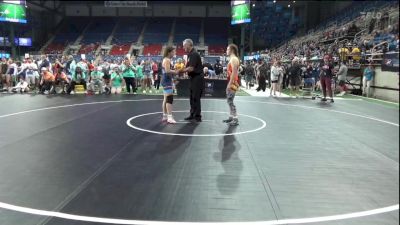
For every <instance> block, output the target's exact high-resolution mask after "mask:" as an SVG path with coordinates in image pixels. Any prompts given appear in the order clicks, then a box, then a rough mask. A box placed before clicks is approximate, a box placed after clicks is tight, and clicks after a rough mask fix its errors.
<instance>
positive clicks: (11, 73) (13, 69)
mask: <svg viewBox="0 0 400 225" xmlns="http://www.w3.org/2000/svg"><path fill="white" fill-rule="evenodd" d="M17 73H18V67H17V64H16V63H14V61H13V60H12V59H9V60H8V68H7V71H6V88H7V91H8V92H11V87H12V86H13V82H14V80H15V79H16V77H17Z"/></svg>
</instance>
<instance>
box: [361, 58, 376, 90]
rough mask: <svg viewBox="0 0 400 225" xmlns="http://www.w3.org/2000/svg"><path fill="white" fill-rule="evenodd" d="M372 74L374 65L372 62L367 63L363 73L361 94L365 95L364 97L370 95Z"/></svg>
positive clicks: (373, 73)
mask: <svg viewBox="0 0 400 225" xmlns="http://www.w3.org/2000/svg"><path fill="white" fill-rule="evenodd" d="M374 76H375V70H374V67H373V65H372V63H369V64H368V67H366V68H365V69H364V74H363V95H365V96H366V97H369V96H370V88H371V83H372V81H373V79H374Z"/></svg>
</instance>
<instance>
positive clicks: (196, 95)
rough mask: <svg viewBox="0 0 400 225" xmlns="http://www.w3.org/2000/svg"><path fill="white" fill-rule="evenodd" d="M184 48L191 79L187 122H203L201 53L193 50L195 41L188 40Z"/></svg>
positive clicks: (186, 70) (184, 42) (187, 69)
mask: <svg viewBox="0 0 400 225" xmlns="http://www.w3.org/2000/svg"><path fill="white" fill-rule="evenodd" d="M183 48H184V50H185V52H186V53H187V54H188V57H187V62H186V68H185V69H184V70H183V72H187V73H188V75H189V77H190V115H189V117H187V118H185V120H196V122H201V102H200V99H201V95H202V94H203V90H204V75H203V65H202V62H201V57H200V55H199V53H198V52H197V51H196V50H195V49H194V48H193V41H192V40H191V39H186V40H184V41H183Z"/></svg>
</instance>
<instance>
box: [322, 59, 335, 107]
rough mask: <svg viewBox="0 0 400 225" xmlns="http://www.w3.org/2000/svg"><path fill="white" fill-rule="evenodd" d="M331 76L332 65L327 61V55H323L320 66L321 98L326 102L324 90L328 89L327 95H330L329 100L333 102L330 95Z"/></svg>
mask: <svg viewBox="0 0 400 225" xmlns="http://www.w3.org/2000/svg"><path fill="white" fill-rule="evenodd" d="M332 77H333V65H332V64H331V63H330V62H329V56H325V57H324V63H323V64H322V66H321V70H320V79H321V88H322V94H323V98H322V99H321V100H322V101H323V102H326V94H327V93H326V92H327V91H328V95H329V97H330V100H331V102H332V103H333V102H334V101H333V96H332V86H331V85H332Z"/></svg>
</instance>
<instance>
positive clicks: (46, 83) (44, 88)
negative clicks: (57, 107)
mask: <svg viewBox="0 0 400 225" xmlns="http://www.w3.org/2000/svg"><path fill="white" fill-rule="evenodd" d="M41 71H42V79H41V81H40V87H41V89H40V92H39V93H40V94H46V95H47V94H49V93H50V94H55V89H54V81H55V77H54V75H53V74H52V73H51V72H50V71H48V69H47V67H45V66H43V67H42V70H41Z"/></svg>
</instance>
